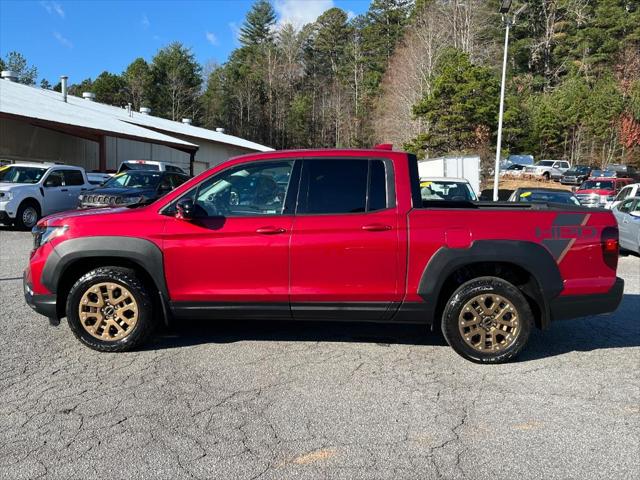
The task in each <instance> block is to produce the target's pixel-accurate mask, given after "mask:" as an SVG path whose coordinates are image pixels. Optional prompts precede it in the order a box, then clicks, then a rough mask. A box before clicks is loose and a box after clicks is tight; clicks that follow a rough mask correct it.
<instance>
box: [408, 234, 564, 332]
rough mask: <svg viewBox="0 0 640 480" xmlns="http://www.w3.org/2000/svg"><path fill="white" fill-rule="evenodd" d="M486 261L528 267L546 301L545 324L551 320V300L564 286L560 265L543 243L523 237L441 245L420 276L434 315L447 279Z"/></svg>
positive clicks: (420, 291)
mask: <svg viewBox="0 0 640 480" xmlns="http://www.w3.org/2000/svg"><path fill="white" fill-rule="evenodd" d="M484 262H488V263H491V262H500V263H511V264H514V265H517V266H518V267H520V268H522V269H523V270H525V271H527V272H528V273H529V274H530V275H531V276H532V277H533V279H534V280H535V282H536V283H537V290H538V291H539V292H540V298H538V299H536V300H538V301H539V302H541V303H542V305H540V310H541V312H542V318H541V326H542V327H545V326H547V325H548V324H549V321H550V312H549V302H550V300H552V299H553V298H555V297H557V296H558V295H559V294H560V292H562V290H563V288H564V282H563V280H562V276H561V275H560V270H559V269H558V265H557V263H556V262H555V260H554V259H553V257H552V256H551V254H550V253H549V251H548V250H547V249H546V248H545V247H543V246H542V245H540V244H538V243H534V242H528V241H522V240H476V241H474V242H473V243H472V244H471V246H470V247H469V248H447V247H442V248H440V249H439V250H438V251H437V252H436V253H435V254H434V255H433V256H432V257H431V258H430V259H429V261H428V262H427V265H426V267H425V269H424V271H423V273H422V277H421V278H420V283H419V285H418V295H419V296H420V297H421V298H422V299H423V300H425V302H427V304H428V305H430V307H429V309H430V310H431V312H430V313H431V315H430V316H429V318H434V316H435V314H436V311H435V310H436V306H437V303H438V299H439V296H440V292H441V290H442V287H443V285H444V282H445V280H446V279H447V278H448V277H449V275H451V274H452V273H453V272H455V271H456V270H458V269H459V268H462V267H464V266H466V265H471V264H474V263H484Z"/></svg>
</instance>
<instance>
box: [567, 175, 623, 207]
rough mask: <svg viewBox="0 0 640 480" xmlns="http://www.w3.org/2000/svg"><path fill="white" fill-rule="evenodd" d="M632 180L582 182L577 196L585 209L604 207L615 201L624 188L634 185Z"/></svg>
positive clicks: (611, 178) (599, 178)
mask: <svg viewBox="0 0 640 480" xmlns="http://www.w3.org/2000/svg"><path fill="white" fill-rule="evenodd" d="M633 182H634V181H633V179H632V178H619V177H594V178H590V179H588V180H585V181H584V182H582V185H580V188H578V190H576V192H575V195H576V197H578V200H579V201H580V203H581V204H582V205H584V206H585V207H600V208H602V207H604V206H605V205H606V204H607V202H611V201H613V199H614V198H615V197H616V195H617V194H618V192H620V190H622V188H623V187H625V186H627V185H630V184H632V183H633Z"/></svg>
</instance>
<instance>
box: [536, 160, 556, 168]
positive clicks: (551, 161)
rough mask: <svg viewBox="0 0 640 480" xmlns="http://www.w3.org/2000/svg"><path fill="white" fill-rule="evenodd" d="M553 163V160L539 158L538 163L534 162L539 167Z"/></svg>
mask: <svg viewBox="0 0 640 480" xmlns="http://www.w3.org/2000/svg"><path fill="white" fill-rule="evenodd" d="M553 164H554V161H553V160H541V161H539V162H538V163H536V165H538V166H540V167H551V166H553Z"/></svg>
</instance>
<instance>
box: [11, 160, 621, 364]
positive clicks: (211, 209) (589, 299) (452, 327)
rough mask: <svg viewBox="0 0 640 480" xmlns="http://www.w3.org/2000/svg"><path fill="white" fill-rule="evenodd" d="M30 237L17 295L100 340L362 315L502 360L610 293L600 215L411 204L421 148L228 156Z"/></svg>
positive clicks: (616, 288)
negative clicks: (162, 329) (155, 195)
mask: <svg viewBox="0 0 640 480" xmlns="http://www.w3.org/2000/svg"><path fill="white" fill-rule="evenodd" d="M34 237H35V245H34V250H33V252H32V254H31V260H30V265H29V267H28V268H27V269H26V271H25V274H24V290H25V297H26V301H27V303H28V304H29V305H30V306H31V307H32V308H34V309H35V310H36V311H37V312H39V313H41V314H43V315H45V316H47V317H49V318H50V320H51V322H52V323H54V324H56V323H59V319H60V318H62V317H65V316H66V317H67V319H68V323H69V326H70V327H71V330H72V331H73V333H74V334H75V335H76V336H77V337H78V339H79V340H80V341H82V342H83V343H85V344H86V345H88V346H89V347H91V348H94V349H96V350H100V351H123V350H128V349H131V348H134V347H136V346H138V345H140V344H141V343H142V342H143V341H144V340H145V339H146V338H147V337H148V336H149V334H150V333H151V332H152V331H153V328H154V326H156V325H157V324H159V323H161V322H170V321H179V320H180V319H183V318H198V317H201V318H207V319H212V320H215V319H238V320H241V319H263V320H271V319H287V320H289V319H292V320H351V321H353V320H361V321H367V322H388V323H407V322H408V323H422V324H425V325H430V326H431V328H436V327H437V328H441V329H442V331H443V333H444V336H445V338H446V340H447V341H448V343H449V344H450V345H451V346H452V347H453V348H454V349H455V351H456V352H458V353H459V354H461V355H462V356H464V357H465V358H467V359H470V360H473V361H477V362H483V363H497V362H503V361H506V360H508V359H510V358H512V357H514V356H515V355H516V354H517V353H518V352H520V351H521V350H522V348H523V347H524V345H525V344H526V343H527V339H528V337H529V334H530V332H531V330H532V328H533V327H534V326H535V327H539V328H545V327H547V326H548V325H549V323H550V322H551V321H553V320H559V319H563V318H572V317H578V316H583V315H592V314H598V313H605V312H611V311H613V310H615V309H616V308H617V306H618V304H619V302H620V300H621V297H622V290H623V281H622V280H621V279H619V278H616V267H617V259H618V230H617V226H616V221H615V219H614V217H613V215H612V214H611V212H609V211H604V210H602V211H601V210H597V211H594V210H590V209H587V208H583V207H579V206H566V207H564V208H562V209H558V208H557V207H550V206H548V205H546V204H520V203H506V202H505V203H486V204H482V203H477V202H469V201H445V200H423V199H422V198H421V194H420V183H419V178H418V166H417V160H416V157H415V156H413V155H411V154H407V153H403V152H395V151H390V150H388V149H382V148H380V149H373V150H305V151H274V152H268V153H260V154H251V155H246V156H242V157H237V158H234V159H231V160H229V161H227V162H225V163H223V164H221V165H218V166H217V167H215V168H213V169H211V170H209V171H207V172H205V173H203V174H201V175H200V176H198V177H196V178H194V179H192V180H190V181H188V182H186V183H185V184H183V185H181V186H180V187H178V188H176V189H175V190H174V191H172V192H170V193H169V194H167V195H166V196H164V197H162V198H161V199H159V200H157V201H156V202H154V203H152V204H150V205H147V206H143V207H139V208H114V209H100V210H93V211H76V212H68V213H64V214H60V215H54V216H50V217H48V218H45V219H43V220H41V221H40V222H39V224H38V226H37V228H36V229H34Z"/></svg>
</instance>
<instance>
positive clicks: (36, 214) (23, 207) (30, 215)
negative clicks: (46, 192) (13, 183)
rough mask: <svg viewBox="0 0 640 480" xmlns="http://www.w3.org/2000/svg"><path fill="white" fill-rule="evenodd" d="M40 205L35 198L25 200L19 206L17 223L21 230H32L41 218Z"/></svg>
mask: <svg viewBox="0 0 640 480" xmlns="http://www.w3.org/2000/svg"><path fill="white" fill-rule="evenodd" d="M40 215H41V213H40V207H39V206H38V204H37V203H36V202H34V201H33V200H25V201H24V202H22V203H21V204H20V206H19V207H18V212H17V213H16V220H15V225H16V226H17V227H18V228H19V229H20V230H31V229H32V228H33V227H35V226H36V223H38V220H40Z"/></svg>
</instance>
